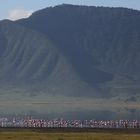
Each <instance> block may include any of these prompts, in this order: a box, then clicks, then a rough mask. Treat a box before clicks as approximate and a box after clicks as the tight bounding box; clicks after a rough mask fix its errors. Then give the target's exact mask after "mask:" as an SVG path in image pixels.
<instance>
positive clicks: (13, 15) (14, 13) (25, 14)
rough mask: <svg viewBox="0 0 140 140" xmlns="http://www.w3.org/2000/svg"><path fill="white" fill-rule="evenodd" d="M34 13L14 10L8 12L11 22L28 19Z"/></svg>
mask: <svg viewBox="0 0 140 140" xmlns="http://www.w3.org/2000/svg"><path fill="white" fill-rule="evenodd" d="M32 13H33V11H32V10H25V9H13V10H10V11H9V12H8V16H7V18H8V19H10V20H17V19H21V18H27V17H29V16H30V15H31V14H32Z"/></svg>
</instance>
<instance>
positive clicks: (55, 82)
mask: <svg viewBox="0 0 140 140" xmlns="http://www.w3.org/2000/svg"><path fill="white" fill-rule="evenodd" d="M0 27H1V30H0V35H1V36H0V38H1V39H2V40H3V41H4V42H3V45H1V50H3V53H2V51H1V53H2V55H1V58H0V83H1V85H3V86H4V87H6V86H7V84H9V85H11V86H12V87H14V88H21V89H19V92H20V93H19V94H22V89H24V90H26V89H27V91H26V92H27V93H28V94H29V95H30V94H31V93H35V95H37V94H39V93H41V92H43V93H44V94H46V95H48V94H50V95H54V94H58V95H59V94H61V95H74V96H78V95H80V96H85V95H84V94H85V92H87V91H88V93H87V95H88V96H95V95H96V93H95V94H94V92H93V91H94V87H90V86H89V85H88V84H86V82H84V81H82V80H81V79H80V77H79V76H78V74H77V73H76V72H75V70H74V69H73V66H72V65H71V63H70V62H69V61H68V60H67V59H66V58H65V57H64V56H63V54H62V53H61V52H60V51H58V50H57V49H56V47H54V45H52V44H51V43H50V41H49V40H48V39H47V37H46V36H45V35H43V34H41V33H38V32H35V31H32V30H31V29H27V28H25V27H22V26H20V25H17V24H15V23H14V22H10V21H3V22H1V23H0ZM3 48H5V50H4V49H3ZM8 90H10V89H8ZM20 90H21V91H20ZM2 92H3V91H2ZM87 95H86V96H87ZM96 96H98V95H96Z"/></svg>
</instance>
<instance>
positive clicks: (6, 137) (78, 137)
mask: <svg viewBox="0 0 140 140" xmlns="http://www.w3.org/2000/svg"><path fill="white" fill-rule="evenodd" d="M0 140H140V135H138V134H137V135H134V134H131V135H130V134H119V133H117V134H115V133H113V134H111V133H92V132H90V133H80V132H79V133H78V132H77V133H41V132H0Z"/></svg>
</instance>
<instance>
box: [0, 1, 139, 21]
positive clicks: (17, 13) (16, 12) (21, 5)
mask: <svg viewBox="0 0 140 140" xmlns="http://www.w3.org/2000/svg"><path fill="white" fill-rule="evenodd" d="M62 3H67V4H80V5H94V6H109V7H128V8H133V9H138V10H140V0H0V19H5V18H9V19H13V20H15V19H19V18H21V17H28V16H29V15H31V13H32V12H33V11H36V10H38V9H42V8H46V7H49V6H54V5H58V4H62Z"/></svg>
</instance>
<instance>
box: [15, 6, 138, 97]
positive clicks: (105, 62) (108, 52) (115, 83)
mask: <svg viewBox="0 0 140 140" xmlns="http://www.w3.org/2000/svg"><path fill="white" fill-rule="evenodd" d="M17 23H18V24H22V25H23V26H26V27H28V28H31V29H34V30H36V31H38V32H41V33H43V34H46V35H47V36H48V37H49V38H50V40H51V41H52V42H54V43H55V44H57V45H56V46H57V49H59V50H61V51H62V52H63V54H64V55H65V56H66V57H67V58H68V59H69V60H70V61H71V63H72V64H73V66H74V68H75V70H76V71H77V73H78V74H79V75H80V77H81V78H82V79H83V80H84V81H86V82H87V83H88V84H91V85H95V84H98V85H99V86H100V85H101V86H100V88H102V84H105V83H106V86H105V87H107V88H108V90H110V91H108V93H109V92H110V93H112V94H114V93H115V94H116V93H117V94H118V92H119V93H122V92H123V93H124V92H125V93H130V94H131V92H133V93H135V92H136V93H139V90H140V89H139V86H138V85H139V82H140V65H139V62H140V47H139V45H140V12H139V11H136V10H131V9H125V8H104V7H93V6H91V7H88V6H74V5H65V4H64V5H60V6H56V7H53V8H52V7H50V8H46V9H44V10H40V11H37V12H35V13H33V15H32V16H31V17H30V18H28V19H23V20H19V21H17ZM133 93H132V94H133ZM103 94H104V93H103Z"/></svg>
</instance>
